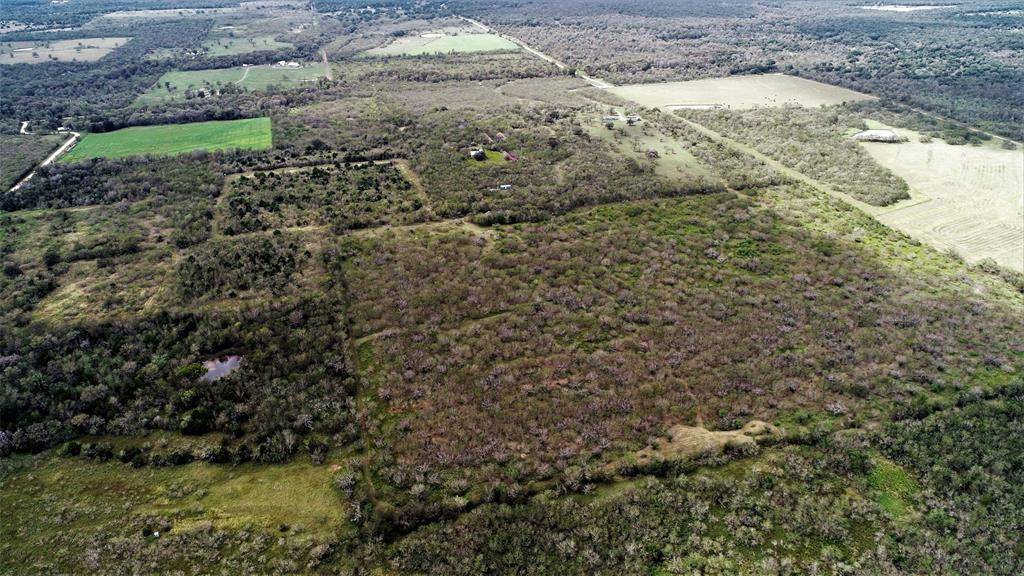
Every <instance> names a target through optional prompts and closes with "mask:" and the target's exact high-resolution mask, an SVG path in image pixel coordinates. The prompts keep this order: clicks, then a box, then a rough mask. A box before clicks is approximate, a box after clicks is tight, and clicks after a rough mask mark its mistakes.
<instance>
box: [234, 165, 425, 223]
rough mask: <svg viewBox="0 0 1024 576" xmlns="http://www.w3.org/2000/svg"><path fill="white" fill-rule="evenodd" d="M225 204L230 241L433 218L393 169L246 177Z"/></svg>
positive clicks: (335, 168)
mask: <svg viewBox="0 0 1024 576" xmlns="http://www.w3.org/2000/svg"><path fill="white" fill-rule="evenodd" d="M222 204H223V206H224V211H225V214H224V216H223V223H222V225H221V228H222V230H223V232H224V233H225V234H229V235H231V234H241V233H245V232H258V231H263V230H271V229H277V228H293V227H301V226H330V227H331V228H332V229H333V230H335V231H343V230H348V229H353V228H366V227H368V226H381V225H384V224H388V223H395V224H399V223H410V222H414V221H416V220H422V219H425V218H428V217H429V214H428V213H427V212H426V210H424V206H423V200H422V198H421V196H420V193H419V192H418V191H417V190H415V189H414V188H413V185H412V184H411V183H410V182H409V181H408V180H406V179H405V177H404V176H403V175H402V173H401V171H400V169H399V168H398V167H397V166H395V165H394V164H391V163H384V164H366V165H346V164H341V163H336V164H334V165H328V166H314V167H313V168H312V169H310V170H305V171H301V172H296V171H289V172H283V173H282V172H256V173H255V174H254V175H253V176H252V177H249V176H246V175H242V176H241V177H239V178H238V179H236V180H234V181H233V182H232V183H231V184H230V185H229V189H228V192H227V195H226V196H225V197H224V199H223V202H222Z"/></svg>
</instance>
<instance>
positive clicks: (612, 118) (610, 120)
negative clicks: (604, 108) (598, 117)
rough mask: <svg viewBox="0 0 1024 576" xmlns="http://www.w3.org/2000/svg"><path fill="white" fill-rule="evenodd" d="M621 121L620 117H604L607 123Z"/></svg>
mask: <svg viewBox="0 0 1024 576" xmlns="http://www.w3.org/2000/svg"><path fill="white" fill-rule="evenodd" d="M619 120H622V118H620V117H618V116H605V117H604V121H605V122H618V121H619Z"/></svg>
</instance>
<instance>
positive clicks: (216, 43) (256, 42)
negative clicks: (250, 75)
mask: <svg viewBox="0 0 1024 576" xmlns="http://www.w3.org/2000/svg"><path fill="white" fill-rule="evenodd" d="M203 47H204V48H207V49H208V51H207V53H206V55H207V56H229V55H231V54H246V53H248V52H259V51H262V50H281V49H284V48H294V47H295V45H294V44H289V43H288V42H278V41H277V40H274V37H273V36H254V37H252V38H229V37H226V36H225V37H222V38H214V39H212V40H207V41H206V42H204V43H203Z"/></svg>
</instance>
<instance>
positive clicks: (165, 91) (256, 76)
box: [135, 64, 324, 105]
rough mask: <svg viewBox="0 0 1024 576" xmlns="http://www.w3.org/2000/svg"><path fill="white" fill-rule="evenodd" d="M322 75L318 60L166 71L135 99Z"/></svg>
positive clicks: (165, 98) (286, 83) (284, 83)
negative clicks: (295, 64)
mask: <svg viewBox="0 0 1024 576" xmlns="http://www.w3.org/2000/svg"><path fill="white" fill-rule="evenodd" d="M323 75H324V67H323V65H320V64H308V65H306V66H303V67H302V68H277V67H274V66H271V65H264V66H237V67H234V68H218V69H213V70H190V71H183V72H179V71H176V72H168V73H166V74H164V75H163V76H161V77H160V80H158V81H157V83H156V84H154V85H153V87H152V88H150V89H149V90H147V91H146V92H145V93H144V94H142V95H140V96H139V97H138V99H137V100H136V101H135V103H136V104H139V105H146V104H160V103H163V102H173V101H176V100H184V99H185V98H186V97H187V96H188V95H190V94H192V93H194V92H196V91H203V92H205V93H210V92H213V91H215V90H217V89H218V88H219V87H220V86H224V85H231V84H235V85H238V86H241V87H242V88H245V89H247V90H267V89H268V88H270V87H271V86H276V87H279V88H293V87H295V86H300V85H302V84H304V83H307V82H311V81H314V80H316V79H318V78H320V77H321V76H323Z"/></svg>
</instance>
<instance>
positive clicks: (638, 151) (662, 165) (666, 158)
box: [586, 116, 710, 178]
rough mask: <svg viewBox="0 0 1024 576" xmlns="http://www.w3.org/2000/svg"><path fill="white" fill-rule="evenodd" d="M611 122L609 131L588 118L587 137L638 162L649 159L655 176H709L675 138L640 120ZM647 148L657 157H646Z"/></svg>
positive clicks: (604, 126)
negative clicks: (603, 141)
mask: <svg viewBox="0 0 1024 576" xmlns="http://www.w3.org/2000/svg"><path fill="white" fill-rule="evenodd" d="M613 125H614V128H613V129H611V130H609V129H608V127H607V125H606V124H605V121H604V120H603V119H602V118H601V117H598V116H594V117H592V118H589V119H588V121H587V123H586V128H587V132H589V133H590V135H591V136H593V137H596V138H599V139H601V140H605V141H608V142H610V143H612V144H613V145H614V146H615V147H616V148H617V149H618V150H619V152H620V153H622V155H623V156H626V157H627V158H633V159H634V160H637V161H640V162H653V164H654V173H655V174H657V175H659V176H664V177H666V178H679V177H681V176H684V175H701V176H708V175H710V173H709V171H708V170H707V168H706V167H705V166H704V165H703V164H701V162H700V161H699V160H697V159H696V158H695V157H694V156H693V154H691V153H690V152H689V151H688V150H686V148H683V146H682V145H681V144H680V142H679V140H678V139H675V138H672V137H670V136H667V135H665V134H663V133H662V132H661V131H659V130H658V129H656V128H653V127H651V126H650V125H648V124H645V123H643V122H640V123H637V124H634V125H633V126H630V125H629V124H627V123H626V122H625V121H624V120H619V121H615V122H613ZM651 150H653V151H655V152H657V153H658V157H657V158H650V157H649V156H648V152H649V151H651Z"/></svg>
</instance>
